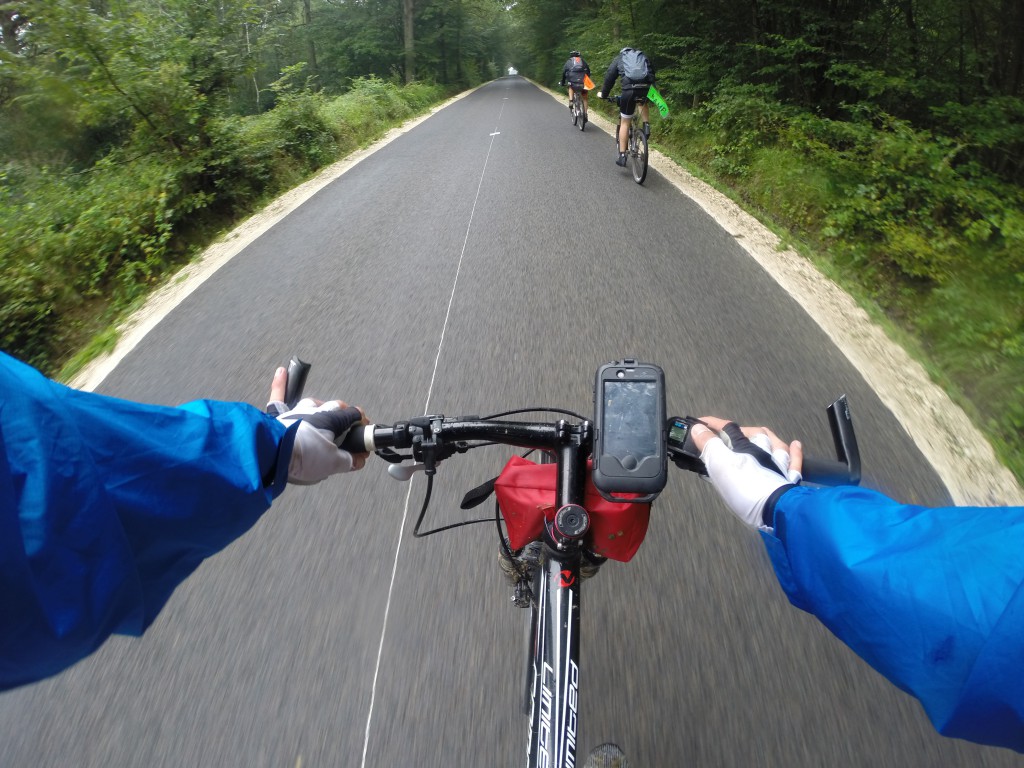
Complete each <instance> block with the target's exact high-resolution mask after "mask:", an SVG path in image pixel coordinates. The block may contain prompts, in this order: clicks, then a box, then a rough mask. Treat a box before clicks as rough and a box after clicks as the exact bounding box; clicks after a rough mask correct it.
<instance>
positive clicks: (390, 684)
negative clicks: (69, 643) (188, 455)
mask: <svg viewBox="0 0 1024 768" xmlns="http://www.w3.org/2000/svg"><path fill="white" fill-rule="evenodd" d="M613 159H614V150H613V147H612V140H611V139H610V138H609V137H608V135H607V134H604V133H602V132H600V131H598V130H596V129H595V128H594V127H593V126H591V127H589V128H588V130H587V131H586V132H585V133H580V132H579V131H577V130H574V129H573V128H572V127H571V125H570V122H569V117H568V110H567V109H566V108H565V106H564V105H560V104H558V103H556V102H555V101H553V100H552V99H551V98H550V97H549V96H548V95H546V94H544V93H542V92H541V91H539V90H538V89H536V88H535V87H533V86H532V85H530V84H529V83H527V82H526V81H524V80H521V79H518V78H509V79H504V80H500V81H497V82H494V83H492V84H490V85H488V86H486V87H483V88H481V89H479V90H478V91H476V92H474V93H472V94H471V95H469V96H468V97H466V98H464V99H462V100H459V101H457V102H455V103H454V104H452V105H451V106H449V107H447V108H446V109H444V110H442V111H440V112H439V113H437V114H436V115H434V116H433V117H431V118H430V119H429V120H427V121H425V122H423V123H422V124H421V125H419V126H418V127H416V128H415V129H414V130H412V131H410V132H408V133H406V134H405V135H403V136H401V137H400V138H398V139H397V140H395V141H394V142H392V143H391V144H389V145H388V146H387V147H385V148H384V149H382V150H380V151H379V152H377V153H376V154H374V155H372V156H371V157H370V158H368V159H367V160H365V161H364V162H362V163H360V164H359V165H358V166H356V167H355V168H353V169H352V170H350V171H349V172H348V173H346V174H345V175H344V176H342V177H341V178H340V179H338V180H337V181H336V182H334V183H333V184H331V185H330V186H328V187H326V188H325V189H323V190H322V191H321V192H319V193H318V194H317V195H316V196H314V197H313V198H312V199H310V200H309V201H308V202H306V203H305V204H304V205H302V206H301V207H300V208H299V209H297V210H296V211H295V212H294V213H293V214H291V215H290V216H288V217H287V218H286V219H284V220H283V221H282V222H281V223H280V224H278V225H277V226H275V227H274V228H273V229H271V230H270V231H269V232H268V233H267V234H265V235H264V236H263V237H261V238H260V239H259V240H258V241H256V242H255V243H254V244H253V245H252V246H250V247H249V248H247V249H246V250H245V251H243V252H242V253H241V254H240V255H239V256H238V257H236V258H235V259H234V260H233V261H231V262H230V263H229V264H228V265H227V266H225V267H223V268H222V269H221V270H220V271H219V272H217V273H216V274H215V275H214V276H213V277H212V278H210V279H209V280H208V281H207V282H206V283H205V284H204V285H203V286H202V287H201V288H200V289H199V290H198V291H196V292H195V293H193V294H191V295H190V296H189V297H188V298H187V299H186V300H185V301H184V302H183V303H182V304H181V305H180V306H179V307H178V308H177V309H176V310H175V311H174V312H173V313H172V314H171V315H170V316H168V317H167V318H166V319H165V320H164V321H163V322H162V323H160V324H159V325H158V326H157V327H156V329H155V330H154V331H153V332H151V333H150V334H149V336H147V337H146V339H145V341H144V343H143V344H142V345H141V346H139V347H138V348H136V349H135V350H134V351H133V352H132V353H131V354H130V355H129V356H128V357H127V358H126V359H125V360H124V362H123V363H122V364H121V365H120V366H119V367H118V368H117V369H116V371H115V372H114V374H113V375H111V376H110V377H109V378H108V379H107V380H106V381H105V382H104V384H103V386H102V387H101V391H103V392H106V393H108V394H114V395H119V396H125V397H131V398H135V399H140V400H145V401H150V402H159V403H168V404H173V403H178V402H182V401H184V400H188V399H192V398H195V397H214V398H225V399H241V400H248V401H250V402H253V403H255V404H258V405H262V403H263V402H265V398H266V390H267V387H268V385H269V378H270V374H271V372H272V370H273V368H274V367H275V366H276V365H278V364H281V363H283V362H284V361H286V360H287V358H288V357H289V356H290V355H291V354H293V353H300V354H301V355H302V356H303V357H304V358H305V359H307V360H310V361H312V362H313V363H314V368H313V372H312V374H311V377H310V380H309V383H308V385H307V392H308V393H312V394H319V395H323V396H332V397H338V396H340V397H343V398H345V399H347V400H348V401H350V402H354V403H358V404H361V405H363V406H364V407H365V408H366V409H367V411H368V412H369V413H370V415H371V416H372V417H373V418H375V419H376V420H378V421H382V422H390V421H393V420H397V419H399V418H403V417H408V416H411V415H416V414H420V413H423V412H424V411H431V412H443V413H448V414H451V415H454V414H458V413H463V414H466V413H487V412H492V411H496V410H500V409H503V408H505V407H515V406H526V405H559V406H564V407H570V408H574V409H576V410H580V411H583V412H588V411H589V409H590V407H591V406H590V389H591V385H592V377H593V372H594V370H595V369H596V367H597V366H598V365H599V364H600V363H601V362H604V361H607V360H611V359H615V358H618V357H621V356H623V355H630V356H636V357H640V358H644V359H648V360H651V361H654V362H658V363H660V364H661V365H662V366H663V367H664V368H665V371H666V374H667V378H668V382H669V398H668V399H669V407H670V410H671V411H673V412H678V413H692V414H699V413H716V414H723V415H732V416H734V417H736V418H738V419H740V420H747V421H757V422H767V423H770V424H772V425H773V426H775V427H776V428H777V431H779V432H780V433H781V434H783V435H785V436H800V437H801V438H802V439H803V440H804V442H805V444H806V446H807V449H808V452H810V453H817V454H819V455H827V453H828V450H829V448H830V446H831V440H830V437H829V434H828V429H827V423H826V420H825V415H824V410H823V408H824V406H825V405H826V404H827V403H828V402H830V401H831V400H832V399H833V398H834V397H835V396H836V395H838V394H841V393H843V392H846V393H848V394H849V396H850V401H851V403H852V408H853V409H854V419H855V423H856V426H857V431H858V435H859V437H860V442H861V449H862V454H863V458H864V471H865V481H864V482H865V484H866V485H869V486H872V487H876V488H880V489H883V490H885V491H888V492H891V493H893V494H895V495H897V496H898V497H900V498H903V499H905V500H908V501H915V502H922V503H938V502H943V501H945V500H946V496H945V491H944V489H943V487H942V485H941V483H940V482H939V481H938V479H937V477H936V476H935V474H934V473H933V472H932V471H931V470H930V468H929V467H928V466H927V464H926V463H925V462H924V460H923V459H922V458H921V456H920V455H919V453H918V452H917V450H916V449H915V448H914V446H913V445H912V444H911V443H910V441H909V439H908V438H907V437H906V436H905V435H904V434H903V433H902V431H901V430H899V429H898V428H896V427H895V426H894V424H893V420H892V417H891V414H889V413H888V412H887V410H886V409H885V407H884V406H883V405H882V404H881V403H880V402H879V400H878V399H877V397H876V396H875V394H874V393H873V392H872V391H871V390H870V388H869V387H868V386H867V385H866V384H865V383H864V381H863V380H862V378H861V377H860V376H859V374H858V373H857V371H856V370H854V369H853V368H851V366H850V365H849V363H848V362H847V361H846V358H845V357H844V356H843V355H842V353H841V352H840V351H839V350H837V349H835V348H834V347H833V346H832V345H831V344H830V342H829V341H828V339H827V338H826V337H825V335H824V334H823V333H822V332H821V331H820V330H819V329H818V328H817V327H816V326H815V325H814V323H813V322H812V321H811V320H810V319H809V318H808V317H807V316H806V315H805V314H804V313H803V311H802V310H800V309H799V308H798V307H797V306H796V304H795V303H794V302H793V301H792V300H791V299H790V298H789V297H788V296H787V295H786V294H785V293H784V292H783V291H782V290H780V289H779V288H778V287H777V286H776V285H775V284H774V283H773V282H772V280H771V278H770V277H769V276H768V275H767V274H766V273H765V272H764V271H763V270H762V269H761V268H760V267H759V266H757V265H756V264H755V263H754V262H753V261H752V260H751V259H750V258H749V257H748V256H747V255H746V254H745V253H744V252H743V251H742V250H741V249H740V248H739V247H738V246H737V244H736V243H735V242H734V240H733V239H732V238H731V237H730V236H728V235H727V234H726V233H725V232H724V231H723V230H722V229H721V228H719V227H718V226H717V225H716V224H715V222H714V221H712V220H710V219H709V218H708V217H707V216H706V215H705V214H704V213H703V212H702V211H701V210H700V209H699V208H698V207H697V206H696V205H695V204H694V203H693V202H691V201H690V200H689V199H687V198H685V197H683V196H682V195H681V194H679V193H678V192H677V191H676V190H675V189H674V188H673V187H672V186H671V185H670V184H669V183H668V182H667V181H666V180H665V179H664V178H663V177H662V176H660V175H659V174H658V173H657V169H656V168H655V169H654V170H653V171H652V173H651V175H649V177H648V180H647V182H646V184H645V185H644V186H643V187H640V186H637V185H636V184H634V183H633V182H632V180H631V179H630V177H629V176H628V173H627V172H626V171H625V170H624V169H619V168H617V167H616V166H615V165H614V164H613ZM506 456H507V453H503V452H502V451H501V450H500V449H499V450H494V451H492V452H490V453H488V452H487V451H477V452H476V453H475V454H473V455H469V456H467V457H463V458H460V459H458V460H453V461H450V462H448V463H446V465H445V466H444V467H442V470H441V472H440V474H439V477H438V480H437V482H436V483H435V496H434V502H433V505H432V509H431V512H430V513H429V514H430V521H431V522H432V523H438V524H440V523H443V522H449V521H452V520H455V519H457V518H458V517H459V513H458V510H457V501H458V499H459V498H460V497H461V494H462V492H464V491H465V490H467V489H468V488H470V487H472V486H475V485H477V484H478V483H480V482H482V481H483V480H486V479H487V478H489V477H492V476H493V475H495V474H496V473H497V471H498V469H500V466H501V464H502V463H503V462H504V460H505V457H506ZM423 488H424V484H423V481H422V478H420V479H417V480H416V481H414V482H413V484H412V485H411V487H410V486H409V485H406V484H402V483H397V482H394V481H392V480H390V479H389V478H388V477H387V476H386V475H385V473H384V471H383V466H382V464H381V463H380V462H373V463H371V465H370V466H369V467H368V468H367V469H366V470H364V471H363V472H360V473H358V474H355V475H352V476H348V477H343V478H340V479H337V480H335V481H333V482H329V483H325V484H322V485H321V486H317V487H312V488H294V489H291V490H290V491H289V492H288V493H287V494H286V495H285V497H283V498H282V499H281V500H280V503H278V504H277V505H275V507H274V509H273V510H272V511H271V512H270V513H268V514H267V515H266V516H265V517H264V518H263V520H262V521H261V522H260V523H259V524H258V525H257V526H256V527H255V528H254V529H253V530H252V531H251V532H250V533H249V534H248V535H247V536H246V537H244V538H243V539H241V540H239V541H238V542H236V543H235V544H233V545H232V546H231V547H229V548H228V550H227V551H225V552H223V553H221V554H219V555H217V556H216V557H214V558H212V559H211V560H209V561H207V562H206V563H205V564H204V565H203V566H202V568H201V569H200V570H199V571H198V572H197V573H196V574H195V575H194V576H193V577H192V578H191V579H189V580H188V581H187V582H186V583H185V584H184V585H183V586H182V587H181V588H180V589H179V590H178V592H177V593H176V594H175V596H174V597H173V598H172V600H171V601H170V603H169V605H168V606H167V608H166V610H165V611H164V613H163V614H162V616H161V617H160V618H159V619H158V621H157V622H156V624H155V625H154V626H153V627H152V629H151V630H150V631H149V632H148V633H147V634H146V636H145V637H144V638H142V639H127V638H115V639H113V640H112V641H111V642H109V643H108V644H107V645H106V646H105V647H104V648H103V649H101V650H100V651H99V652H98V653H96V654H95V655H94V656H93V657H91V658H90V659H88V660H86V661H85V662H83V663H82V664H80V665H78V666H77V667H75V668H73V669H71V670H69V671H68V672H66V673H65V674H63V675H61V676H60V677H58V678H56V679H53V680H51V681H47V682H44V683H41V684H38V685H35V686H32V687H29V688H26V689H22V690H19V691H15V692H12V693H9V694H5V695H3V696H0V765H3V766H18V767H21V766H26V767H27V766H32V767H33V768H36V767H39V768H41V767H43V766H83V767H85V766H97V767H98V766H102V767H103V768H111V767H113V766H223V767H229V766H280V767H282V768H294V767H298V766H302V768H307V767H308V766H361V765H366V766H420V767H424V768H427V767H433V766H438V767H440V766H506V765H507V766H512V765H519V764H520V763H521V761H522V757H523V753H524V752H525V742H526V722H525V718H524V717H523V716H521V715H520V714H519V711H518V704H519V694H520V675H521V672H522V664H523V647H522V644H523V623H524V622H525V620H526V615H525V613H524V612H520V611H519V610H518V609H515V608H514V607H512V606H511V604H510V603H509V602H508V591H507V589H506V587H505V586H504V582H503V581H502V580H501V578H500V575H499V573H498V570H497V567H496V563H495V555H496V542H495V534H494V530H493V527H492V526H478V527H476V528H469V529H463V532H461V533H455V534H452V535H448V536H441V537H433V538H429V539H426V540H422V541H420V540H413V539H412V538H411V537H410V530H411V526H412V519H411V518H413V517H414V516H415V513H416V512H417V511H418V504H419V500H420V497H421V495H422V491H423ZM410 490H411V500H410V499H409V496H408V494H409V493H410ZM585 587H586V588H585V591H584V595H583V600H584V603H583V616H584V618H583V635H582V637H583V680H582V684H581V685H582V698H583V703H582V732H581V744H583V745H586V746H588V747H589V746H593V745H596V744H598V743H600V742H603V741H615V742H617V743H619V744H620V745H621V746H622V747H623V748H624V749H625V750H626V752H627V754H628V755H629V756H630V765H631V766H633V768H651V767H652V766H658V767H660V766H683V765H701V766H704V765H708V766H754V765H757V766H779V765H786V766H823V765H828V766H901V767H908V766H910V767H912V766H922V767H923V766H940V765H941V766H951V765H970V766H1009V765H1015V764H1017V765H1019V764H1021V761H1020V760H1019V758H1017V757H1016V756H1014V755H1012V754H1011V753H1009V752H1007V751H1004V750H996V749H986V748H980V747H976V746H973V745H969V744H966V743H963V742H957V741H952V740H947V739H943V738H941V737H938V736H936V735H935V734H934V733H933V731H932V729H931V726H930V725H929V724H928V722H927V720H926V719H925V717H924V715H923V714H922V712H921V711H920V708H919V706H918V705H917V703H916V702H915V701H914V700H913V699H911V698H909V697H907V696H906V695H904V694H902V693H900V692H899V691H897V690H895V689H894V688H892V687H891V686H890V685H888V684H887V683H886V682H884V681H883V680H882V679H881V678H880V677H879V676H878V675H877V674H876V673H875V672H873V671H872V670H871V669H870V668H868V667H867V666H866V665H865V664H864V663H863V662H861V661H860V660H859V659H857V658H856V657H855V656H854V655H853V654H852V653H851V652H849V651H848V650H846V649H845V647H844V646H842V645H841V644H840V643H839V642H838V641H836V640H835V639H834V638H832V637H831V635H829V634H828V632H827V631H826V630H824V629H823V628H821V627H820V626H819V625H818V624H817V623H816V621H815V620H813V619H811V618H810V617H809V616H807V615H806V614H802V613H800V612H799V611H797V610H796V609H793V608H791V607H790V606H789V604H788V603H787V601H786V599H785V597H784V596H783V594H782V592H781V590H780V589H779V588H778V586H777V585H776V583H775V579H774V576H773V575H772V573H771V570H770V566H769V564H768V561H767V558H766V556H765V555H764V553H763V551H762V548H761V544H760V542H759V540H758V538H757V537H756V535H754V534H752V533H750V532H749V531H747V530H746V529H744V528H743V527H742V526H741V525H740V524H739V523H738V522H737V521H735V520H733V519H732V518H731V517H730V516H729V515H728V513H727V512H726V511H725V509H724V508H723V507H722V506H721V505H720V504H719V503H718V501H717V499H716V497H715V496H714V495H713V492H712V491H711V489H710V488H709V487H707V486H706V484H704V483H702V482H700V481H699V480H697V479H696V478H694V477H692V476H683V474H682V473H677V475H676V476H674V477H673V478H672V479H671V481H670V485H669V488H668V489H667V490H666V491H665V493H664V494H663V495H662V498H661V500H660V501H659V502H658V504H657V505H656V506H655V509H654V514H653V517H652V523H651V527H650V531H649V534H648V537H647V541H646V542H645V544H644V546H643V547H642V548H641V550H640V552H639V554H638V555H637V557H636V558H635V559H634V560H633V562H631V563H629V564H617V563H612V564H609V566H608V567H606V568H605V569H604V570H603V571H602V573H601V574H600V576H599V577H598V578H596V579H594V580H591V581H590V582H588V583H587V584H586V585H585ZM389 595H390V598H389ZM378 656H379V659H380V663H379V666H378V663H377V662H378Z"/></svg>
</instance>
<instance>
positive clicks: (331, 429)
mask: <svg viewBox="0 0 1024 768" xmlns="http://www.w3.org/2000/svg"><path fill="white" fill-rule="evenodd" d="M287 383H288V372H287V371H286V370H285V369H284V368H278V369H277V372H276V373H275V374H274V381H273V383H272V384H271V386H270V402H269V403H268V404H267V413H269V414H271V415H272V416H276V417H277V419H278V420H279V421H281V422H282V423H283V424H285V425H286V426H291V425H292V424H294V423H295V422H296V421H301V422H302V423H301V424H299V430H298V432H297V433H296V434H295V445H294V447H293V448H292V456H291V461H290V463H289V465H288V482H289V483H294V484H297V485H312V484H313V483H319V482H320V481H321V480H323V479H324V478H326V477H329V476H331V475H335V474H338V473H339V472H350V471H352V470H355V469H361V468H362V467H363V465H364V464H365V463H366V454H365V453H356V454H352V453H349V452H348V451H343V450H341V449H340V448H338V446H337V443H338V442H340V441H341V440H342V438H344V437H345V435H346V433H347V432H348V431H349V429H350V428H352V427H353V426H354V425H356V424H366V423H367V420H366V417H365V415H364V414H363V412H362V409H360V408H355V407H352V406H349V405H347V404H346V403H344V402H342V401H341V400H329V401H327V402H323V401H321V400H314V399H313V398H309V397H307V398H303V399H302V400H300V401H299V402H298V404H297V405H296V406H295V408H294V409H292V410H290V411H289V410H288V406H286V405H285V404H284V394H285V388H286V385H287Z"/></svg>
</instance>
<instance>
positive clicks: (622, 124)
mask: <svg viewBox="0 0 1024 768" xmlns="http://www.w3.org/2000/svg"><path fill="white" fill-rule="evenodd" d="M620 77H621V78H622V95H621V96H620V97H619V158H618V160H616V161H615V164H616V165H619V166H623V167H625V165H626V146H627V144H628V135H629V121H630V120H632V119H633V112H634V111H635V110H636V108H637V105H639V106H640V108H641V110H642V112H643V118H644V134H645V135H647V136H650V135H651V115H650V107H649V105H648V103H647V92H648V90H650V87H651V86H652V85H654V81H655V71H654V64H652V63H651V60H650V59H648V58H647V56H646V54H644V52H643V51H640V50H637V49H635V48H629V47H626V48H623V49H622V50H621V51H619V55H618V56H616V57H615V59H614V60H613V61H612V63H611V64H610V65H609V66H608V71H607V72H606V73H605V76H604V83H603V85H602V87H601V90H600V91H598V93H597V97H598V98H610V97H609V95H608V94H609V93H611V90H612V88H614V87H615V81H616V80H617V79H618V78H620Z"/></svg>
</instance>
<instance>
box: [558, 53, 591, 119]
mask: <svg viewBox="0 0 1024 768" xmlns="http://www.w3.org/2000/svg"><path fill="white" fill-rule="evenodd" d="M589 74H590V65H589V64H587V62H586V60H585V59H584V58H583V56H581V55H580V52H579V51H571V52H570V53H569V58H568V59H566V60H565V65H564V66H563V67H562V79H561V80H559V81H558V84H559V85H565V84H566V82H568V83H569V109H570V110H571V109H572V97H573V92H574V91H579V92H580V93H582V94H583V108H584V109H586V108H587V89H586V88H584V87H583V78H584V77H586V76H587V75H589Z"/></svg>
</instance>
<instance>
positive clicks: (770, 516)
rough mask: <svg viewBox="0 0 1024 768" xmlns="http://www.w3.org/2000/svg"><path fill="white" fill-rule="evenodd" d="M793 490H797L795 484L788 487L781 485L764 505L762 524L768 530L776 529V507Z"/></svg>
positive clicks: (787, 485)
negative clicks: (787, 492)
mask: <svg viewBox="0 0 1024 768" xmlns="http://www.w3.org/2000/svg"><path fill="white" fill-rule="evenodd" d="M791 488H796V486H795V485H794V484H793V483H788V484H786V485H780V486H779V487H778V488H776V489H775V490H774V491H772V495H771V496H769V497H768V501H766V502H765V503H764V511H763V512H762V513H761V524H762V525H764V526H765V527H766V528H774V527H775V505H776V504H778V502H779V499H781V498H782V496H783V495H784V494H785V493H786V491H788V490H790V489H791Z"/></svg>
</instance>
